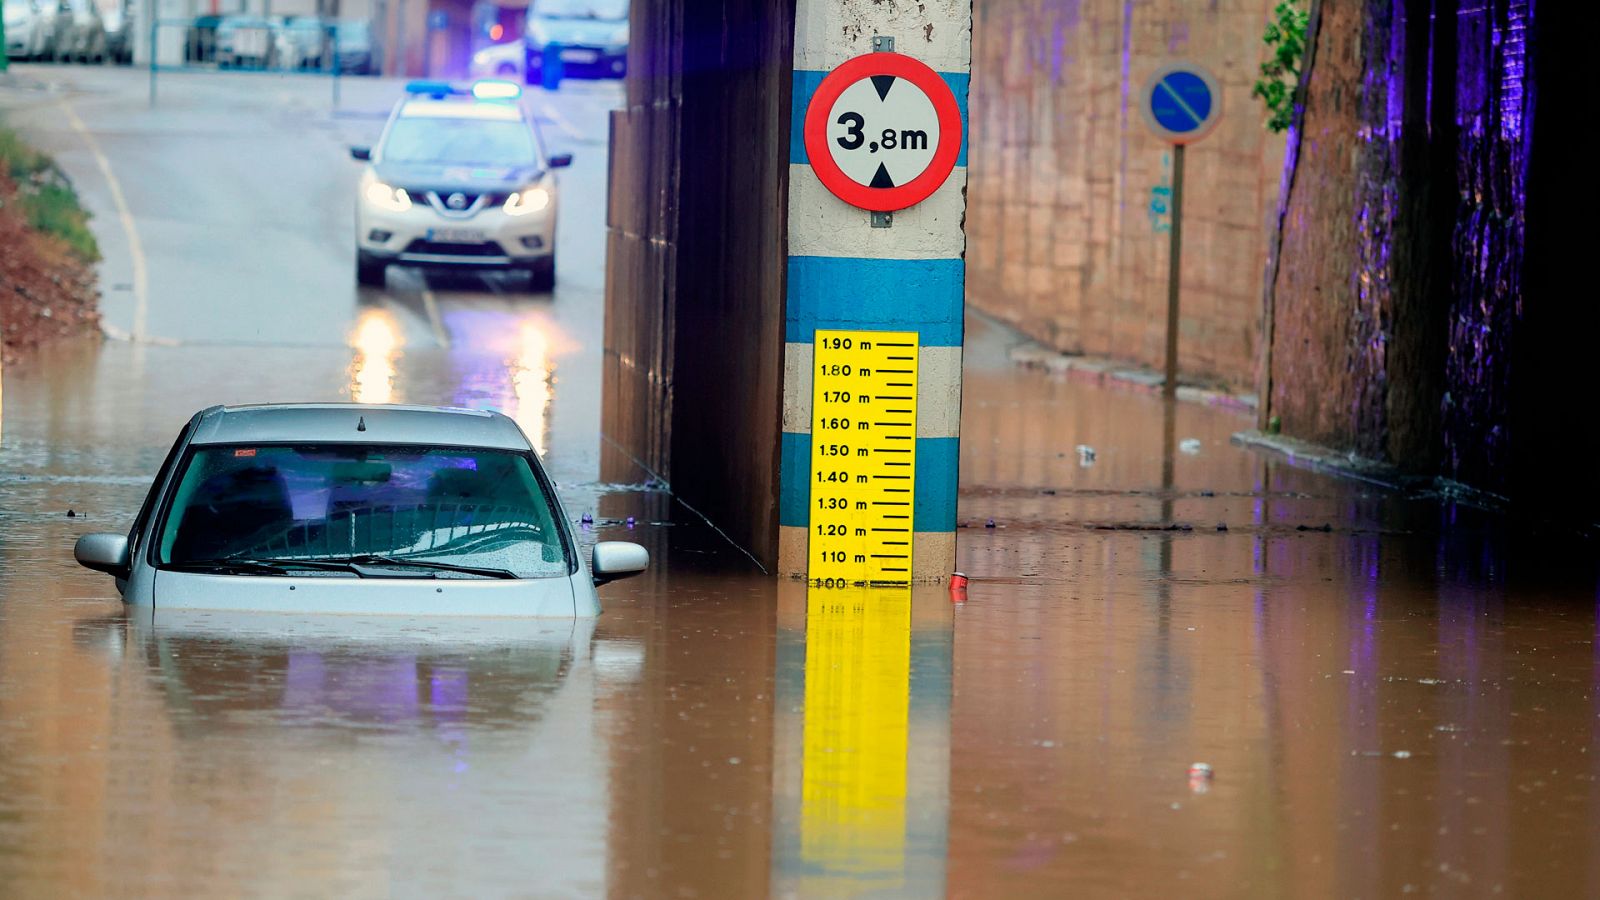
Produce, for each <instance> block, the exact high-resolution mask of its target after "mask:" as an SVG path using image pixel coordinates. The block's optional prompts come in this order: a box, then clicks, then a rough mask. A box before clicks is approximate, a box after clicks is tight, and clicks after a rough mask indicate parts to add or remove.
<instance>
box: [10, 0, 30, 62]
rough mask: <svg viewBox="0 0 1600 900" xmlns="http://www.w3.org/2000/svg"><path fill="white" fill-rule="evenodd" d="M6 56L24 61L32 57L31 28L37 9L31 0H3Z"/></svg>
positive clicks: (17, 60)
mask: <svg viewBox="0 0 1600 900" xmlns="http://www.w3.org/2000/svg"><path fill="white" fill-rule="evenodd" d="M4 17H5V26H6V58H7V59H10V60H13V61H15V62H26V61H27V60H30V59H32V58H33V46H32V45H33V29H34V26H35V25H36V24H38V22H39V10H38V8H37V7H36V6H35V5H34V3H33V0H4Z"/></svg>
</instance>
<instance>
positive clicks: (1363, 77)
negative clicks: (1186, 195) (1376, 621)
mask: <svg viewBox="0 0 1600 900" xmlns="http://www.w3.org/2000/svg"><path fill="white" fill-rule="evenodd" d="M1579 7H1584V9H1580V8H1579ZM1592 7H1593V5H1592V4H1572V5H1564V6H1563V5H1558V4H1556V3H1554V2H1553V0H1544V2H1542V3H1541V2H1538V0H1361V2H1355V0H1350V2H1339V0H1324V2H1323V3H1322V4H1321V14H1322V20H1321V22H1320V30H1319V39H1318V43H1317V49H1316V58H1315V62H1314V65H1313V68H1312V71H1311V74H1310V76H1309V80H1308V83H1307V93H1306V105H1305V108H1304V118H1303V121H1302V122H1301V124H1300V127H1299V130H1298V132H1297V134H1296V138H1297V139H1298V140H1291V142H1290V147H1291V155H1290V157H1289V159H1288V162H1287V165H1288V166H1290V167H1293V168H1292V169H1291V170H1290V171H1289V172H1286V176H1285V184H1286V185H1287V184H1292V185H1293V189H1292V190H1291V191H1289V192H1288V194H1287V197H1286V198H1285V199H1284V201H1283V203H1284V208H1283V223H1284V225H1283V234H1282V245H1281V250H1280V257H1279V258H1280V266H1279V269H1278V272H1277V276H1276V278H1275V280H1274V282H1273V284H1272V286H1271V288H1272V290H1271V293H1270V297H1271V300H1270V302H1271V303H1272V312H1273V322H1274V333H1273V346H1272V356H1271V360H1272V362H1271V373H1270V375H1271V391H1270V405H1271V412H1272V413H1274V414H1277V415H1279V416H1280V417H1281V420H1282V423H1283V428H1284V431H1285V432H1286V433H1288V434H1291V435H1293V436H1296V437H1302V438H1307V439H1310V440H1314V441H1317V442H1320V443H1324V444H1329V445H1332V446H1335V447H1338V448H1341V449H1349V450H1354V451H1356V452H1358V453H1361V454H1364V455H1367V456H1371V457H1374V458H1378V459H1383V460H1387V461H1390V462H1393V463H1396V464H1398V465H1400V466H1402V467H1404V468H1407V469H1410V470H1413V471H1417V472H1420V473H1424V474H1435V475H1442V476H1444V477H1446V478H1451V479H1455V480H1458V481H1461V482H1464V483H1467V484H1470V485H1472V486H1475V487H1478V488H1482V489H1485V490H1489V491H1492V492H1495V493H1500V494H1505V495H1513V496H1516V495H1521V496H1526V497H1530V498H1531V499H1532V500H1533V501H1534V505H1536V506H1538V505H1559V504H1560V503H1570V501H1571V500H1572V499H1573V497H1572V495H1571V493H1570V492H1568V493H1567V494H1565V495H1564V496H1560V497H1557V496H1552V495H1549V494H1548V493H1545V494H1541V492H1544V491H1547V490H1548V489H1549V488H1550V487H1551V486H1552V485H1554V484H1556V483H1558V482H1557V481H1556V476H1555V475H1554V474H1553V473H1555V472H1557V471H1559V470H1558V469H1557V468H1555V467H1552V466H1551V465H1550V464H1549V462H1550V460H1552V459H1563V458H1571V457H1569V455H1568V454H1569V453H1571V452H1572V451H1578V452H1590V453H1592V452H1593V451H1594V450H1596V449H1600V444H1597V443H1596V441H1595V437H1594V436H1595V434H1596V433H1597V429H1596V426H1595V425H1594V424H1592V422H1591V421H1590V420H1592V419H1593V418H1594V417H1593V416H1590V415H1589V414H1588V413H1587V412H1585V411H1583V410H1581V409H1580V408H1579V407H1578V406H1577V405H1576V403H1577V401H1578V399H1579V397H1581V396H1583V393H1586V392H1584V391H1583V389H1584V388H1585V387H1586V386H1587V384H1588V383H1589V382H1590V381H1591V380H1592V376H1590V375H1589V371H1590V369H1592V364H1590V363H1589V361H1588V357H1590V356H1591V355H1592V352H1593V351H1592V349H1591V345H1592V344H1593V342H1594V340H1595V338H1596V335H1597V334H1600V331H1597V330H1596V329H1595V324H1596V320H1597V319H1600V316H1597V315H1596V313H1594V312H1592V311H1591V310H1592V308H1594V307H1595V306H1597V304H1596V303H1595V302H1594V301H1593V299H1580V295H1584V294H1587V295H1588V297H1589V298H1592V297H1593V295H1594V291H1593V288H1592V287H1586V286H1585V282H1586V281H1587V277H1586V273H1582V272H1581V271H1580V268H1579V265H1578V261H1579V260H1580V259H1582V258H1584V254H1585V252H1586V251H1585V250H1583V249H1582V247H1581V243H1582V242H1580V241H1578V240H1577V239H1576V238H1574V237H1573V229H1572V227H1571V226H1570V225H1569V224H1566V223H1565V222H1564V221H1563V220H1564V218H1566V217H1569V216H1571V215H1572V212H1573V210H1574V209H1575V208H1576V207H1573V206H1572V205H1571V204H1572V203H1573V201H1575V200H1577V199H1578V197H1580V196H1581V195H1582V194H1581V192H1584V191H1586V192H1587V195H1588V196H1589V197H1590V198H1591V201H1592V198H1593V195H1594V188H1593V180H1592V178H1589V177H1588V176H1586V175H1583V176H1580V175H1577V174H1576V172H1577V171H1581V170H1587V169H1591V168H1592V164H1581V165H1578V166H1577V167H1576V169H1575V168H1574V166H1573V164H1572V162H1571V161H1570V158H1572V157H1574V156H1575V155H1576V153H1575V151H1574V150H1573V149H1572V148H1573V147H1575V146H1577V145H1580V144H1581V143H1583V137H1582V136H1583V135H1584V134H1585V133H1586V128H1587V127H1588V125H1587V123H1586V119H1587V118H1588V116H1587V115H1580V114H1578V110H1579V109H1588V110H1592V109H1593V108H1594V101H1593V98H1592V96H1589V97H1584V96H1583V93H1584V92H1582V91H1581V90H1580V89H1578V88H1576V87H1572V85H1576V84H1577V83H1579V82H1580V81H1581V80H1582V79H1583V78H1584V76H1583V75H1582V73H1581V72H1580V71H1579V67H1580V66H1581V65H1583V64H1584V63H1583V58H1584V52H1583V51H1582V50H1581V49H1579V48H1577V47H1576V46H1572V47H1571V48H1570V49H1567V48H1568V45H1575V44H1576V39H1575V38H1573V37H1572V36H1571V35H1573V34H1574V33H1578V34H1582V33H1585V31H1584V29H1585V27H1586V26H1584V25H1581V24H1580V23H1579V22H1578V19H1579V18H1580V17H1588V18H1593V17H1594V15H1595V13H1594V11H1593V8H1592ZM1587 33H1589V34H1593V33H1594V31H1593V30H1592V29H1589V30H1588V31H1587ZM1541 73H1543V75H1542V77H1541ZM1588 80H1589V81H1591V82H1592V80H1593V79H1592V77H1590V78H1589V79H1588ZM1551 91H1561V92H1563V93H1562V96H1563V100H1562V102H1561V103H1559V104H1557V103H1553V102H1552V101H1551V99H1550V97H1551V95H1550V92H1551ZM1568 94H1570V95H1571V98H1570V99H1566V96H1567V95H1568ZM1536 101H1538V102H1539V103H1542V104H1543V105H1542V106H1539V105H1537V104H1536ZM1573 104H1576V105H1575V106H1574V105H1573ZM1536 107H1537V110H1538V112H1539V114H1540V116H1542V118H1539V119H1538V122H1537V123H1536V116H1535V113H1536ZM1585 185H1587V187H1585ZM1541 192H1542V193H1541ZM1579 205H1581V203H1580V204H1579ZM1569 248H1570V249H1569ZM1588 252H1590V253H1592V251H1588ZM1580 335H1581V337H1580ZM1575 392H1583V393H1575ZM1575 468H1578V469H1581V470H1582V471H1580V472H1578V473H1576V474H1568V476H1567V478H1568V481H1569V483H1571V484H1572V485H1573V486H1574V488H1575V489H1576V490H1577V491H1578V492H1579V494H1580V495H1581V496H1585V497H1587V498H1588V499H1600V490H1596V487H1597V485H1600V476H1596V475H1594V474H1591V473H1590V472H1589V471H1588V470H1589V469H1593V468H1594V467H1592V466H1579V467H1575ZM1588 518H1590V519H1594V518H1600V516H1595V515H1588Z"/></svg>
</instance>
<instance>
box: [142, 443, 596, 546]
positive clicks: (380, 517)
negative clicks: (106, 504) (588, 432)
mask: <svg viewBox="0 0 1600 900" xmlns="http://www.w3.org/2000/svg"><path fill="white" fill-rule="evenodd" d="M176 484H177V487H176V488H175V489H174V492H173V495H172V499H171V501H170V504H169V506H168V512H167V514H166V518H165V520H164V521H163V524H162V527H161V529H160V534H161V539H160V542H159V543H158V544H157V562H158V564H159V565H162V566H167V567H172V566H178V567H183V566H186V565H187V566H193V565H205V564H206V563H208V562H211V563H214V562H216V561H219V560H229V559H234V560H251V561H256V562H260V561H268V562H286V561H288V562H292V561H301V562H315V561H318V560H346V559H351V558H365V557H388V558H393V559H399V560H407V561H411V562H416V563H421V562H428V563H446V564H449V565H455V566H469V567H475V568H480V569H500V570H506V571H509V572H512V573H515V574H516V575H517V576H519V577H523V578H538V577H545V576H555V575H566V574H567V573H569V572H570V571H571V570H572V569H571V565H570V560H569V558H568V556H567V551H566V546H565V543H564V542H563V540H562V537H561V532H560V530H559V529H558V528H557V526H556V521H555V510H554V506H553V504H552V503H551V500H550V495H549V493H548V491H547V489H546V487H545V485H544V483H543V481H542V479H540V478H539V477H538V475H537V474H536V473H535V472H534V469H533V467H532V465H531V464H530V461H529V459H528V457H527V456H526V455H524V454H520V453H514V452H509V451H502V450H483V449H443V448H432V447H407V446H387V445H365V446H357V445H345V444H340V445H329V446H320V445H302V446H261V447H254V446H250V447H247V446H233V445H228V446H222V445H218V446H200V447H194V448H191V449H190V451H189V453H188V456H187V458H186V459H185V461H184V463H183V469H182V475H181V476H180V477H179V479H178V480H177V482H176ZM377 565H378V566H379V568H381V566H382V564H377ZM437 574H438V576H439V577H450V576H451V573H449V572H447V571H440V572H438V573H437Z"/></svg>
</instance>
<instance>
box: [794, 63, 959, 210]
mask: <svg viewBox="0 0 1600 900" xmlns="http://www.w3.org/2000/svg"><path fill="white" fill-rule="evenodd" d="M874 75H893V76H895V77H896V78H904V79H905V80H907V81H909V82H911V83H912V84H914V85H916V86H917V87H918V88H919V89H920V90H921V91H922V93H923V94H926V95H927V97H928V100H929V102H931V103H932V104H933V110H934V112H935V114H937V115H938V117H939V146H938V147H937V148H935V149H934V152H933V160H932V161H931V162H929V163H928V168H926V169H924V170H923V172H922V174H921V175H918V176H917V177H916V178H913V179H912V180H910V181H908V182H906V183H905V184H900V185H895V186H894V187H891V188H875V187H871V186H869V185H865V184H862V183H860V182H859V181H856V180H855V179H854V178H851V177H850V176H849V175H846V174H845V173H844V170H843V169H841V168H839V164H838V163H837V162H835V161H834V159H833V153H832V151H831V150H830V148H829V146H828V115H829V113H831V112H833V104H834V103H835V102H836V101H837V100H838V99H839V95H840V94H843V93H844V92H845V90H846V89H848V88H849V87H850V86H851V85H853V84H855V83H856V82H858V81H861V80H863V79H866V78H871V77H872V76H874ZM804 131H805V140H806V156H807V157H809V158H810V160H811V168H812V169H814V170H815V171H816V173H817V178H818V179H820V180H821V181H822V184H823V186H824V187H826V188H827V189H828V190H830V191H832V192H833V195H834V196H835V197H838V198H839V199H840V200H843V201H844V202H846V203H848V204H850V205H851V206H859V207H861V208H862V209H867V210H872V211H873V212H893V211H895V210H898V209H905V208H906V207H908V206H915V205H916V204H918V203H921V202H922V201H924V200H926V199H928V198H929V197H930V196H932V195H933V192H934V191H936V190H938V189H939V186H940V185H942V184H944V183H945V179H947V178H949V177H950V173H951V172H952V171H954V170H955V167H956V160H957V159H958V158H959V157H960V156H961V107H960V106H958V105H956V95H955V94H954V93H952V92H951V91H950V86H949V85H948V84H945V81H944V79H943V78H940V77H939V73H938V72H935V71H934V70H933V69H931V68H929V67H928V66H927V64H926V63H923V62H921V61H920V60H916V59H912V58H911V57H909V56H904V55H902V54H899V53H868V54H865V55H862V56H857V57H856V58H854V59H851V60H847V61H846V62H845V63H844V64H843V65H841V66H839V68H837V69H834V70H833V71H832V72H829V73H828V77H826V78H824V79H822V84H820V85H818V86H817V92H816V94H814V95H812V97H811V105H810V106H808V107H806V121H805V129H804Z"/></svg>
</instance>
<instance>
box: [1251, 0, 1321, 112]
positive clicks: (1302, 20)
mask: <svg viewBox="0 0 1600 900" xmlns="http://www.w3.org/2000/svg"><path fill="white" fill-rule="evenodd" d="M1310 21H1311V15H1310V13H1309V12H1307V11H1306V10H1305V8H1304V4H1302V3H1299V2H1294V0H1283V2H1281V3H1279V4H1278V5H1277V7H1275V8H1274V9H1273V10H1272V21H1270V22H1268V23H1267V29H1266V31H1265V32H1264V33H1263V34H1262V35H1261V42H1262V43H1263V44H1266V45H1267V52H1269V53H1270V54H1271V56H1270V57H1269V58H1268V59H1267V61H1266V62H1264V63H1262V64H1261V77H1260V78H1259V79H1257V81H1256V84H1255V87H1254V88H1253V89H1252V90H1251V91H1250V96H1252V97H1260V98H1261V102H1262V104H1263V105H1265V106H1266V108H1267V129H1268V130H1269V131H1271V132H1273V133H1274V134H1282V133H1283V132H1285V131H1288V130H1289V125H1290V124H1291V123H1293V122H1294V96H1295V89H1296V88H1297V87H1299V86H1300V65H1301V62H1302V61H1303V60H1304V59H1305V55H1306V26H1307V25H1308V24H1309V23H1310Z"/></svg>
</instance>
